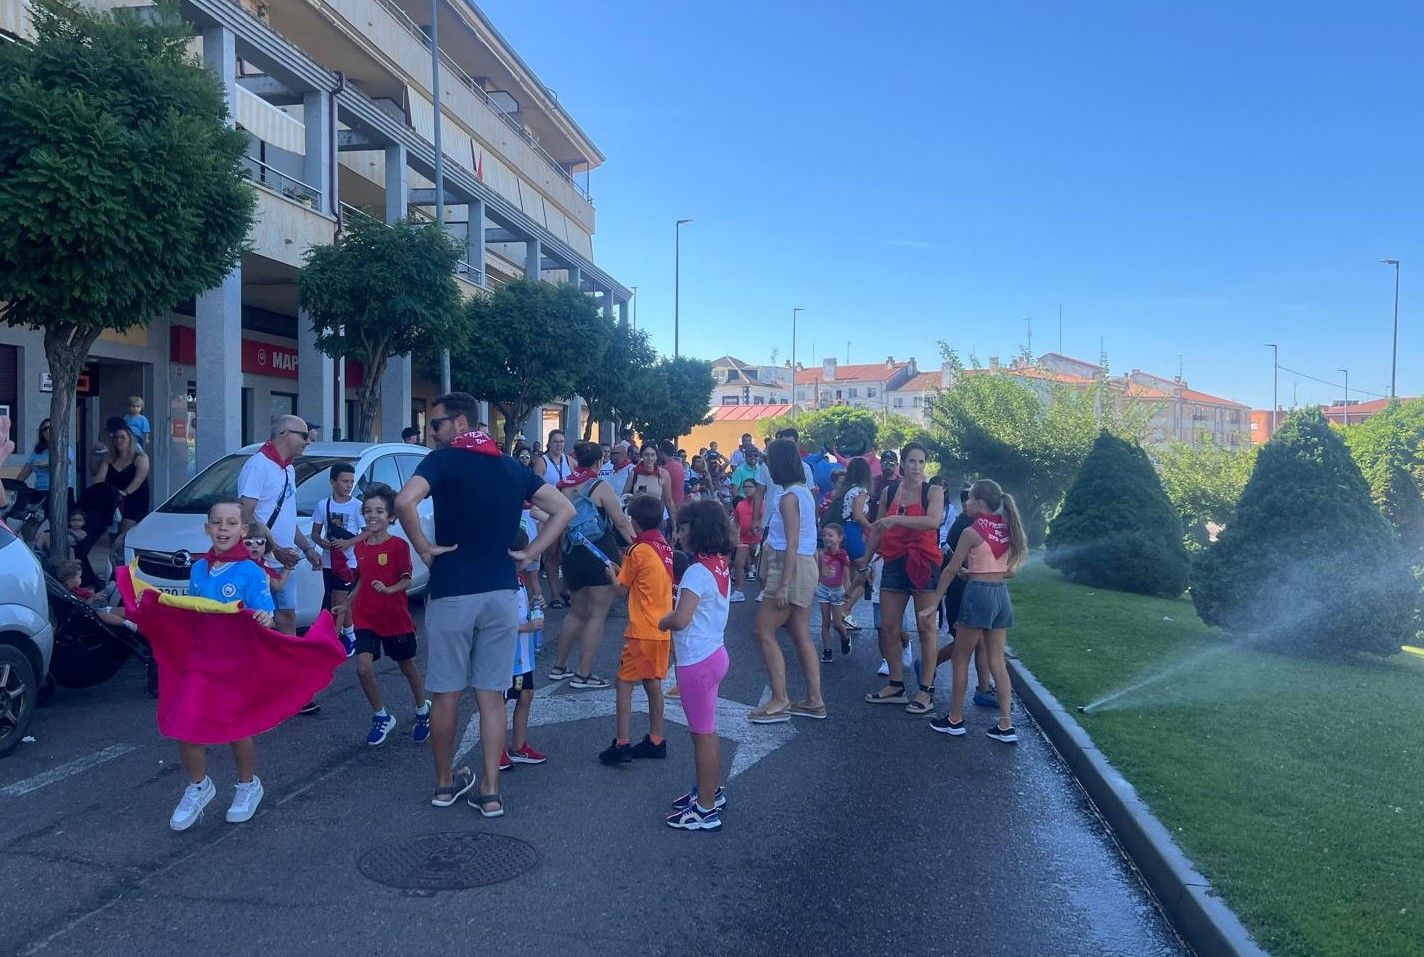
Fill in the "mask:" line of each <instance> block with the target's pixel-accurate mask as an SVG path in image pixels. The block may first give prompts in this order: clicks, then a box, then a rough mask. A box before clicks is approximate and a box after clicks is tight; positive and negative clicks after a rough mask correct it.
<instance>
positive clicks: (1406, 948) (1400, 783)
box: [1009, 562, 1424, 957]
mask: <svg viewBox="0 0 1424 957" xmlns="http://www.w3.org/2000/svg"><path fill="white" fill-rule="evenodd" d="M1012 587H1013V598H1014V606H1015V613H1016V618H1017V620H1018V627H1017V628H1015V629H1014V630H1013V632H1012V633H1011V634H1010V635H1009V643H1010V645H1011V646H1012V647H1013V649H1014V651H1015V653H1016V654H1017V655H1018V656H1019V658H1020V659H1022V661H1023V662H1024V664H1026V665H1027V666H1028V667H1029V670H1031V671H1032V672H1033V673H1034V674H1035V675H1036V676H1037V677H1038V679H1039V680H1040V681H1042V682H1043V683H1044V684H1045V685H1047V686H1048V688H1049V690H1051V691H1052V692H1053V693H1054V694H1055V695H1057V697H1058V699H1059V700H1060V701H1061V702H1062V703H1063V704H1064V706H1065V707H1070V708H1071V707H1073V706H1077V705H1084V704H1088V703H1090V702H1092V701H1094V700H1095V699H1097V698H1099V697H1100V696H1102V695H1105V694H1108V693H1110V692H1112V691H1114V690H1117V689H1119V688H1122V687H1125V686H1127V685H1130V684H1132V683H1133V682H1134V681H1137V680H1139V679H1141V678H1143V677H1145V676H1148V675H1150V674H1152V673H1155V672H1160V671H1161V670H1164V669H1168V668H1171V667H1173V666H1179V665H1180V666H1181V667H1179V670H1177V671H1175V672H1173V673H1172V674H1171V675H1170V676H1168V677H1166V678H1165V679H1163V680H1161V681H1157V682H1153V683H1151V684H1148V685H1146V686H1144V687H1143V688H1141V689H1140V690H1139V691H1137V692H1134V693H1132V694H1129V695H1126V696H1124V697H1123V698H1121V699H1119V700H1118V701H1117V702H1116V703H1115V706H1112V707H1108V708H1106V709H1103V710H1097V711H1093V712H1090V713H1089V714H1086V715H1077V718H1078V720H1079V721H1080V722H1081V723H1082V724H1083V726H1084V727H1085V728H1086V729H1087V731H1088V733H1089V734H1091V735H1092V737H1093V740H1094V741H1096V742H1097V743H1098V746H1099V747H1100V748H1101V749H1102V750H1103V752H1104V753H1105V754H1106V755H1107V756H1108V758H1109V760H1111V761H1112V763H1113V764H1114V765H1115V766H1116V767H1117V768H1118V770H1119V771H1121V772H1122V773H1123V774H1124V775H1126V777H1127V778H1128V780H1130V781H1131V782H1132V783H1133V785H1134V786H1135V787H1136V788H1137V790H1138V793H1139V794H1140V795H1141V796H1142V798H1143V799H1144V800H1145V801H1146V802H1147V803H1148V804H1149V805H1150V806H1151V808H1152V810H1153V811H1154V812H1155V813H1156V814H1157V816H1158V817H1159V818H1160V819H1161V820H1162V822H1163V823H1164V824H1165V825H1166V826H1167V828H1168V829H1169V830H1170V831H1171V832H1172V833H1173V835H1174V836H1175V837H1176V839H1177V841H1178V843H1179V844H1180V845H1181V847H1182V849H1183V850H1184V851H1186V853H1187V854H1188V856H1190V857H1191V858H1192V860H1193V861H1194V862H1195V863H1196V865H1197V866H1198V867H1199V868H1200V869H1201V870H1202V872H1203V873H1205V874H1206V876H1207V877H1208V878H1209V879H1210V880H1211V882H1212V884H1213V885H1214V886H1215V887H1216V888H1217V891H1218V892H1219V893H1220V894H1221V895H1222V896H1223V898H1224V899H1225V900H1226V902H1227V904H1229V905H1230V906H1231V907H1232V908H1233V909H1234V910H1235V911H1236V913H1237V914H1238V915H1240V917H1241V919H1242V920H1243V921H1244V922H1245V923H1246V926H1247V927H1249V928H1250V929H1251V932H1252V933H1253V934H1254V935H1255V936H1256V939H1257V940H1258V941H1259V942H1260V943H1261V944H1262V945H1263V946H1264V947H1266V949H1267V950H1269V951H1270V952H1271V953H1272V954H1275V955H1278V957H1286V955H1299V957H1306V955H1312V957H1313V955H1344V954H1349V955H1365V954H1368V955H1395V954H1399V955H1405V954H1424V659H1420V658H1416V657H1414V656H1412V655H1407V654H1399V655H1396V656H1395V657H1394V658H1392V659H1390V660H1387V661H1378V662H1358V663H1342V662H1318V661H1302V660H1298V659H1292V658H1284V657H1280V656H1278V655H1274V654H1270V653H1267V652H1262V651H1256V650H1252V649H1249V648H1245V647H1240V646H1237V645H1232V644H1230V643H1229V642H1227V641H1226V639H1225V638H1224V637H1223V636H1222V635H1221V634H1220V633H1219V632H1216V631H1214V630H1212V629H1208V628H1207V627H1206V626H1204V625H1203V624H1202V623H1201V622H1200V621H1199V620H1198V619H1197V617H1196V615H1195V613H1194V612H1193V610H1192V604H1191V601H1190V600H1186V599H1184V600H1178V601H1167V600H1162V599H1155V598H1142V597H1139V596H1137V595H1127V594H1122V593H1118V592H1109V591H1101V590H1094V589H1091V588H1084V587H1081V586H1077V585H1070V584H1068V583H1066V582H1064V581H1063V580H1062V579H1061V578H1060V577H1059V576H1058V575H1057V573H1055V572H1053V571H1051V570H1049V569H1047V568H1045V567H1044V566H1043V565H1042V564H1041V563H1039V562H1035V564H1033V565H1032V566H1030V567H1029V568H1028V569H1027V570H1026V571H1025V572H1024V573H1023V574H1022V575H1021V576H1020V577H1019V579H1018V580H1017V581H1016V582H1015V584H1014V585H1013V586H1012ZM1169 619H1170V620H1169Z"/></svg>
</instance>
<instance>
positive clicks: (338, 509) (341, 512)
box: [312, 495, 366, 568]
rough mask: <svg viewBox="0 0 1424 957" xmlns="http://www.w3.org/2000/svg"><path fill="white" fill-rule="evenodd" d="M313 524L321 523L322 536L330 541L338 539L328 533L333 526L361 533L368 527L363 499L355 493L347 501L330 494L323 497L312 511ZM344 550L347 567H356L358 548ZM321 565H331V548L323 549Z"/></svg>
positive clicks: (356, 533)
mask: <svg viewBox="0 0 1424 957" xmlns="http://www.w3.org/2000/svg"><path fill="white" fill-rule="evenodd" d="M312 525H320V526H321V537H322V538H324V539H326V540H327V541H329V542H335V541H336V539H334V538H332V537H331V535H330V534H328V533H329V532H330V530H331V528H332V526H335V527H337V528H341V529H345V530H346V531H348V532H350V533H351V534H352V535H359V534H360V533H361V529H363V528H365V527H366V518H365V516H364V515H362V514H361V500H360V499H359V498H356V497H355V496H354V495H353V496H352V497H351V498H350V500H349V501H345V502H338V501H336V500H335V499H334V498H331V497H330V496H328V497H326V498H324V499H322V500H321V501H320V502H317V503H316V509H315V510H314V511H313V512H312ZM342 550H343V551H344V552H346V567H347V568H355V567H356V549H355V548H346V549H342ZM321 567H322V568H330V567H331V552H330V550H326V549H324V550H323V551H322V553H321Z"/></svg>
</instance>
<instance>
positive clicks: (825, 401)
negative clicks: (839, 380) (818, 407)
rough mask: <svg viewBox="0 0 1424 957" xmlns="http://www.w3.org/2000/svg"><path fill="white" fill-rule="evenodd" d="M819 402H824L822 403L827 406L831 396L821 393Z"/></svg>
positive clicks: (827, 393)
mask: <svg viewBox="0 0 1424 957" xmlns="http://www.w3.org/2000/svg"><path fill="white" fill-rule="evenodd" d="M821 401H822V402H824V403H827V404H829V403H830V401H831V394H830V393H829V392H822V393H821Z"/></svg>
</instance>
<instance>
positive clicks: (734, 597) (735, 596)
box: [727, 591, 747, 604]
mask: <svg viewBox="0 0 1424 957" xmlns="http://www.w3.org/2000/svg"><path fill="white" fill-rule="evenodd" d="M746 600H747V596H746V595H743V594H742V593H741V592H739V591H734V592H732V593H731V594H730V595H728V596H727V601H729V602H732V603H733V604H735V603H737V602H739V601H746Z"/></svg>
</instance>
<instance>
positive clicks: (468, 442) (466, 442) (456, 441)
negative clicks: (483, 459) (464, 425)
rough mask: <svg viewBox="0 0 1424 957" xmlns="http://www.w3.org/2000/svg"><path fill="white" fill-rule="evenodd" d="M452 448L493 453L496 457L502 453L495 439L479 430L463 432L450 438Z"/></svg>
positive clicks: (485, 453) (487, 453) (483, 453)
mask: <svg viewBox="0 0 1424 957" xmlns="http://www.w3.org/2000/svg"><path fill="white" fill-rule="evenodd" d="M450 448H452V449H464V450H465V451H466V452H478V453H480V454H481V455H493V456H496V457H498V456H499V454H500V451H499V446H498V445H497V444H496V443H495V440H494V439H492V438H490V437H489V436H488V435H486V434H485V433H483V432H480V431H478V430H476V431H473V432H461V433H460V434H459V435H457V436H455V437H454V438H453V439H451V440H450Z"/></svg>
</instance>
